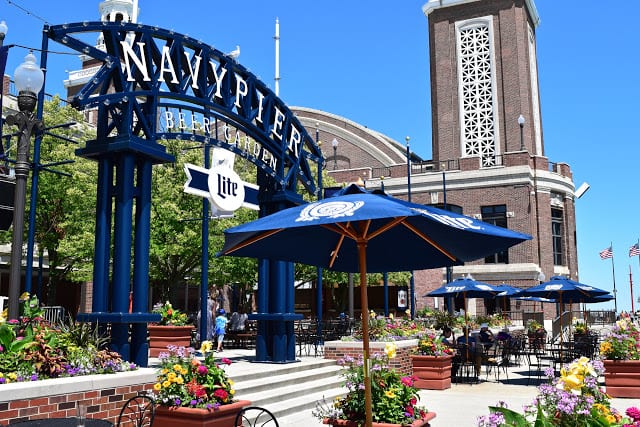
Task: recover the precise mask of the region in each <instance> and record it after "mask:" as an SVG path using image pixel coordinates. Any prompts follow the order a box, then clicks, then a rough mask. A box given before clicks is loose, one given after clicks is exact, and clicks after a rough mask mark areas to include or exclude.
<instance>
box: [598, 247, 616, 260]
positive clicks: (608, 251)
mask: <svg viewBox="0 0 640 427" xmlns="http://www.w3.org/2000/svg"><path fill="white" fill-rule="evenodd" d="M607 258H613V249H611V246H609V247H608V248H607V249H605V250H604V251H601V252H600V259H607Z"/></svg>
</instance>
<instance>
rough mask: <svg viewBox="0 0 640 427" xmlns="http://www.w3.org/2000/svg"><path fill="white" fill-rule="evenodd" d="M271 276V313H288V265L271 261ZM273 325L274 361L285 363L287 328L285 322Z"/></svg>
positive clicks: (274, 322)
mask: <svg viewBox="0 0 640 427" xmlns="http://www.w3.org/2000/svg"><path fill="white" fill-rule="evenodd" d="M269 263H270V264H271V265H270V268H269V276H270V278H271V280H270V283H269V296H270V298H269V306H270V310H269V313H286V298H285V296H286V293H287V289H286V280H287V278H288V275H287V264H289V263H286V262H283V261H270V262H269ZM268 323H269V324H270V325H271V328H270V329H271V331H270V333H271V334H272V337H273V341H272V343H273V344H272V346H273V348H272V352H273V353H272V360H273V361H284V360H286V359H285V355H286V353H285V351H286V348H287V337H286V336H285V327H284V323H285V322H283V321H269V322H268Z"/></svg>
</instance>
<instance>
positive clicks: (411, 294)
mask: <svg viewBox="0 0 640 427" xmlns="http://www.w3.org/2000/svg"><path fill="white" fill-rule="evenodd" d="M410 139H411V138H410V137H409V136H405V138H404V140H405V141H406V143H407V201H409V202H410V201H411V148H410V147H409V140H410ZM415 293H416V280H415V277H414V275H413V270H411V280H410V282H409V299H410V300H411V318H412V319H413V318H415V315H416V303H415V301H416V299H415Z"/></svg>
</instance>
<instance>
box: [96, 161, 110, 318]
mask: <svg viewBox="0 0 640 427" xmlns="http://www.w3.org/2000/svg"><path fill="white" fill-rule="evenodd" d="M112 181H113V165H112V163H111V160H109V159H107V158H103V159H100V161H99V162H98V194H97V201H96V231H95V236H96V237H95V239H96V241H95V244H94V245H95V246H94V247H95V258H94V260H93V301H92V311H93V312H95V313H99V312H105V311H107V309H108V299H107V297H108V295H107V291H108V288H109V264H110V262H109V260H110V258H111V252H110V250H109V248H110V246H111V242H110V235H111V234H110V233H111V192H110V188H111V182H112Z"/></svg>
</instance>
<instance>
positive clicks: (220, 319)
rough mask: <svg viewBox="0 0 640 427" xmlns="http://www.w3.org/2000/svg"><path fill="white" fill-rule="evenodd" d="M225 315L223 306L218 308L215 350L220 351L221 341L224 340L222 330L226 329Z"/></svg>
mask: <svg viewBox="0 0 640 427" xmlns="http://www.w3.org/2000/svg"><path fill="white" fill-rule="evenodd" d="M227 322H228V320H227V316H226V313H225V311H224V308H221V309H220V310H218V316H217V317H216V336H217V340H218V348H217V349H216V352H221V351H222V342H223V341H224V332H225V331H226V329H227Z"/></svg>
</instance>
